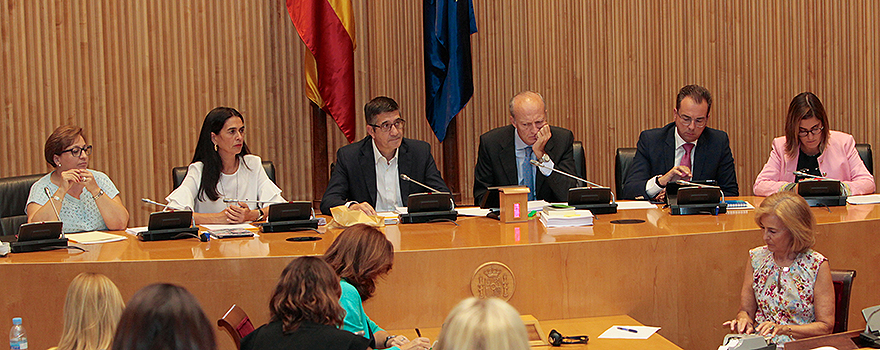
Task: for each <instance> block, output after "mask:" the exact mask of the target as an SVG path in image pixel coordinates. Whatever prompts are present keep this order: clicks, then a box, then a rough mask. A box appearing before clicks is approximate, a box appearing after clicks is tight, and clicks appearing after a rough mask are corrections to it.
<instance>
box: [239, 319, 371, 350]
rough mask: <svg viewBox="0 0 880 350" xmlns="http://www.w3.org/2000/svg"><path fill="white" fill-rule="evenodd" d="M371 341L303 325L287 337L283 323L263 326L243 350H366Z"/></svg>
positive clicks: (329, 328)
mask: <svg viewBox="0 0 880 350" xmlns="http://www.w3.org/2000/svg"><path fill="white" fill-rule="evenodd" d="M369 345H370V340H369V339H367V338H364V337H362V336H359V335H355V334H354V333H351V332H348V331H343V330H341V329H338V328H336V327H334V326H328V325H323V324H316V323H312V322H303V323H302V324H300V326H299V328H297V329H296V330H295V331H293V332H292V333H289V334H284V333H283V331H282V324H281V322H280V321H276V322H270V323H268V324H265V325H262V326H260V328H257V329H256V330H254V331H253V332H251V334H248V335H247V336H246V337H244V338H242V339H241V350H256V349H259V350H297V349H303V350H306V349H308V350H346V349H348V350H364V349H366V348H367V346H369Z"/></svg>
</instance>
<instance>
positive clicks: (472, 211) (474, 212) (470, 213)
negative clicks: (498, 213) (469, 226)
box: [455, 207, 489, 216]
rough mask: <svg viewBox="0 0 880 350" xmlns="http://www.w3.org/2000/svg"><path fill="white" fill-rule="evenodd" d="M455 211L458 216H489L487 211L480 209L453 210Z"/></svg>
mask: <svg viewBox="0 0 880 350" xmlns="http://www.w3.org/2000/svg"><path fill="white" fill-rule="evenodd" d="M455 211H457V212H458V215H460V216H486V214H489V209H483V208H480V207H462V208H455Z"/></svg>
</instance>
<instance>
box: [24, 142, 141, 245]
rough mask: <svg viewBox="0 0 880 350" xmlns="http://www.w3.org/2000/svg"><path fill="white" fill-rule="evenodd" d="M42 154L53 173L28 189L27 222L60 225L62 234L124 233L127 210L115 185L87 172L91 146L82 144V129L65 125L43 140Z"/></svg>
mask: <svg viewBox="0 0 880 350" xmlns="http://www.w3.org/2000/svg"><path fill="white" fill-rule="evenodd" d="M44 154H45V157H46V162H47V163H49V165H51V166H53V167H55V170H53V171H52V172H50V173H48V174H46V176H43V177H42V178H40V179H39V180H37V182H34V184H33V186H31V191H30V194H29V195H28V200H27V201H28V202H27V206H26V207H25V211H26V212H27V216H28V222H40V221H61V222H62V223H64V226H63V230H64V232H82V231H94V230H124V229H125V228H126V227H127V226H128V210H126V209H125V206H124V205H122V199H121V198H120V197H119V190H117V189H116V185H114V184H113V181H110V177H108V176H107V175H106V174H104V173H102V172H100V171H97V170H91V169H89V156H91V155H92V145H89V144H87V143H86V139H85V136H84V134H83V130H82V128H80V127H78V126H73V125H65V126H61V127H59V128H58V129H55V131H54V132H52V135H49V139H48V140H46V146H45V147H44ZM47 189H48V190H49V193H51V194H52V196H51V197H49V196H48V195H47V194H46V190H47ZM50 201H51V202H52V203H49V202H50ZM53 204H54V207H53ZM55 210H58V212H57V213H56V212H55Z"/></svg>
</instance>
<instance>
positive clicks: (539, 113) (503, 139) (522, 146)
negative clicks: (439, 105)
mask: <svg viewBox="0 0 880 350" xmlns="http://www.w3.org/2000/svg"><path fill="white" fill-rule="evenodd" d="M509 109H510V125H507V126H502V127H500V128H496V129H492V130H490V131H489V132H487V133H485V134H483V135H481V136H480V149H479V152H478V154H477V165H476V168H475V169H474V201H475V202H476V205H479V204H480V201H481V200H482V199H483V196H484V195H485V194H486V191H487V188H488V187H493V186H509V185H520V186H528V187H529V188H530V189H531V190H532V191H531V193H529V200H535V199H543V200H546V201H548V202H567V201H568V189H570V188H572V187H574V186H575V180H573V179H571V178H568V177H566V176H564V175H561V174H558V173H555V172H553V171H552V170H549V169H547V168H553V169H559V170H561V171H564V172H566V173H569V174H574V155H573V154H574V153H573V150H572V142H573V141H574V136H573V135H572V133H571V131H569V130H566V129H563V128H559V127H555V126H550V125H549V124H547V109H546V106H545V104H544V98H543V97H542V96H541V95H540V94H538V93H537V92H533V91H525V92H521V93H519V94H517V95H516V96H514V97H513V98H512V99H511V100H510V104H509ZM530 160H537V161H539V162H541V163H542V164H543V165H544V166H546V167H547V168H543V167H536V166H534V165H531V164H530V163H529V161H530Z"/></svg>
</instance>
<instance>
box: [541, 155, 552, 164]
mask: <svg viewBox="0 0 880 350" xmlns="http://www.w3.org/2000/svg"><path fill="white" fill-rule="evenodd" d="M549 161H550V155H549V154H547V153H544V156H542V157H541V163H547V162H549Z"/></svg>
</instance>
